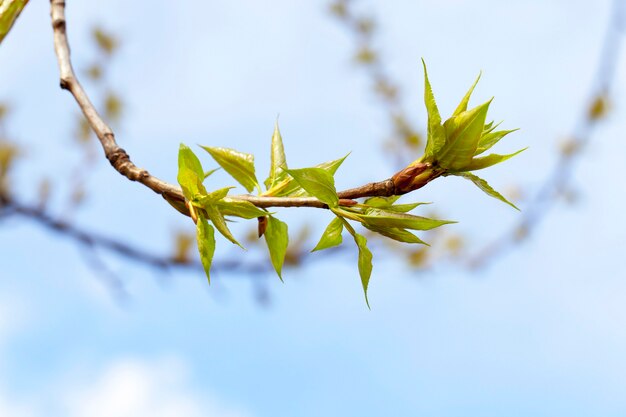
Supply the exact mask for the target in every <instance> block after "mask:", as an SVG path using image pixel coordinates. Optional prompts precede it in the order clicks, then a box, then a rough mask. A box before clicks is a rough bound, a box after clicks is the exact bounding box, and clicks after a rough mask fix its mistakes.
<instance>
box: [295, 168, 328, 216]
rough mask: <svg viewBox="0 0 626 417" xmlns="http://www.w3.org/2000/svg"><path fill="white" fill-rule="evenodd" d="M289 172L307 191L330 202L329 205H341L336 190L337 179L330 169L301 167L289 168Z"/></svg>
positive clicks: (319, 198)
mask: <svg viewBox="0 0 626 417" xmlns="http://www.w3.org/2000/svg"><path fill="white" fill-rule="evenodd" d="M287 173H288V174H289V175H291V177H292V178H293V179H294V180H296V182H297V183H298V184H299V185H300V187H302V188H303V189H304V190H305V191H306V192H307V193H309V194H311V195H312V196H313V197H316V198H317V199H318V200H320V201H321V202H323V203H326V204H328V207H337V206H338V205H339V197H337V190H335V179H334V178H333V176H332V174H331V173H329V172H328V171H325V170H324V169H322V168H301V169H290V170H287Z"/></svg>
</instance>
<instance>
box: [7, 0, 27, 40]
mask: <svg viewBox="0 0 626 417" xmlns="http://www.w3.org/2000/svg"><path fill="white" fill-rule="evenodd" d="M27 3H28V0H0V42H2V41H3V40H4V37H5V36H6V35H7V34H8V33H9V31H10V30H11V27H12V26H13V23H15V20H16V19H17V18H18V16H19V15H20V13H21V12H22V9H23V8H24V7H25V6H26V4H27Z"/></svg>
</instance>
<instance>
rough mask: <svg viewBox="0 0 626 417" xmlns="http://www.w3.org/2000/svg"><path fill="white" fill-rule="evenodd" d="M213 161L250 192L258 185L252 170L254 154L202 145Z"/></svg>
mask: <svg viewBox="0 0 626 417" xmlns="http://www.w3.org/2000/svg"><path fill="white" fill-rule="evenodd" d="M202 149H204V150H205V151H207V152H208V153H209V154H211V156H212V157H213V159H215V162H217V163H218V164H219V165H220V166H221V167H222V168H224V171H226V172H228V173H229V174H230V175H231V176H232V177H233V178H234V179H235V180H236V181H237V182H239V184H241V185H243V187H244V188H245V189H246V190H247V191H248V192H252V190H253V189H254V188H255V187H259V183H258V181H257V179H256V174H255V172H254V156H252V155H250V154H247V153H242V152H237V151H235V150H233V149H229V148H216V147H210V146H202Z"/></svg>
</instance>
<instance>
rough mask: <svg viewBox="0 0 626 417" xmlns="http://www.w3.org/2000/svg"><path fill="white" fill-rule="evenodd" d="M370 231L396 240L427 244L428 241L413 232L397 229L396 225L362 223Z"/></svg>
mask: <svg viewBox="0 0 626 417" xmlns="http://www.w3.org/2000/svg"><path fill="white" fill-rule="evenodd" d="M364 226H365V227H367V228H368V229H369V230H371V231H372V232H376V233H379V234H381V235H383V236H386V237H388V238H390V239H393V240H397V241H398V242H403V243H418V244H421V245H427V246H428V243H426V242H424V241H423V240H422V239H420V238H419V237H417V236H415V235H414V234H413V233H411V232H409V231H408V230H405V229H399V228H397V227H376V226H371V225H367V224H365V225H364Z"/></svg>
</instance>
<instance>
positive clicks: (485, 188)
mask: <svg viewBox="0 0 626 417" xmlns="http://www.w3.org/2000/svg"><path fill="white" fill-rule="evenodd" d="M452 175H456V176H459V177H463V178H465V179H468V180H470V181H471V182H473V183H474V184H476V186H477V187H478V188H480V189H481V190H482V191H484V192H485V194H487V195H489V196H491V197H493V198H497V199H498V200H500V201H502V202H504V203H507V204H508V205H510V206H511V207H513V208H514V209H515V210H519V209H518V208H517V207H516V206H515V204H513V203H511V202H510V201H509V200H507V199H506V198H504V196H502V194H500V193H499V192H497V191H496V190H494V189H493V188H491V186H490V185H489V184H488V183H487V181H485V180H484V179H482V178H479V177H477V176H476V175H474V174H470V173H469V172H459V173H455V174H452Z"/></svg>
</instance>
